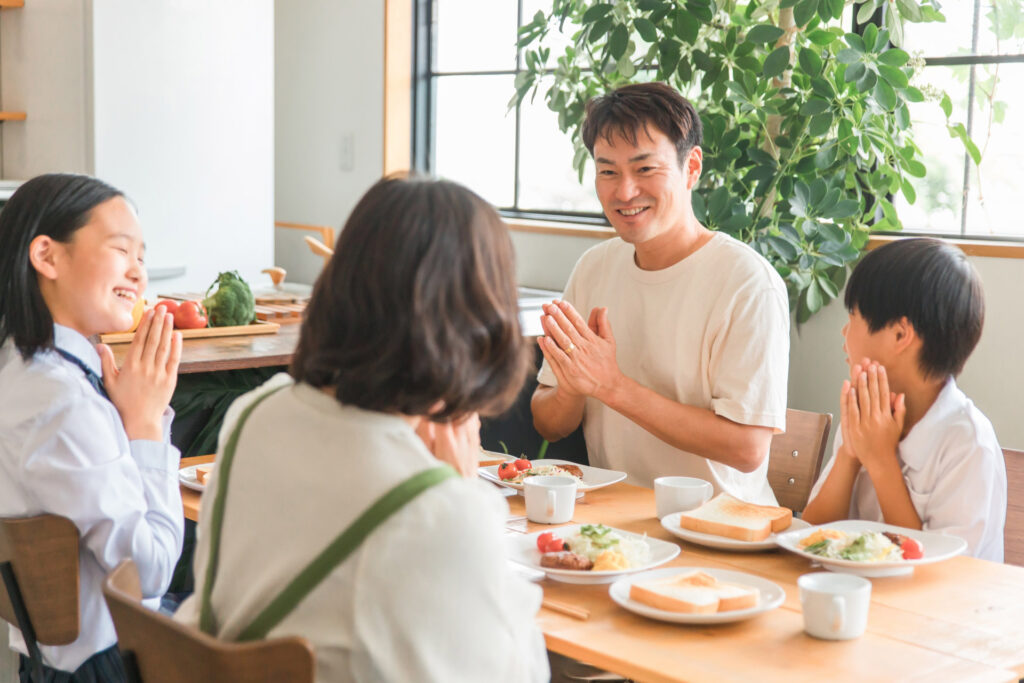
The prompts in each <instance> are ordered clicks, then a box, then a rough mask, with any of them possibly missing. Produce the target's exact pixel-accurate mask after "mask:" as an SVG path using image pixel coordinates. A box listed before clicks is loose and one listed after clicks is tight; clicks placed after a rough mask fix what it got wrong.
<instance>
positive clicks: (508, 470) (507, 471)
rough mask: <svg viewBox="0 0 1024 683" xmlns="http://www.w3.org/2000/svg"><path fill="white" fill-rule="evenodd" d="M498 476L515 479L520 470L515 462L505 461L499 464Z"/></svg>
mask: <svg viewBox="0 0 1024 683" xmlns="http://www.w3.org/2000/svg"><path fill="white" fill-rule="evenodd" d="M498 476H499V477H501V478H502V479H515V478H516V477H518V476H519V470H517V469H516V466H515V463H513V462H503V463H501V464H500V465H498Z"/></svg>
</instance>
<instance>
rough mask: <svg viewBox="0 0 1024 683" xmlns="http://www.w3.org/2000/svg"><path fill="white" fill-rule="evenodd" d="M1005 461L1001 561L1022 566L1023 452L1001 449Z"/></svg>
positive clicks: (1023, 563)
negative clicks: (1004, 502) (1004, 505)
mask: <svg viewBox="0 0 1024 683" xmlns="http://www.w3.org/2000/svg"><path fill="white" fill-rule="evenodd" d="M1003 459H1004V460H1005V461H1006V526H1005V527H1004V528H1003V561H1004V562H1006V563H1007V564H1016V565H1021V566H1024V451H1016V450H1013V449H1012V448H1004V449H1003Z"/></svg>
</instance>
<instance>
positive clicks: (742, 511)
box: [679, 493, 793, 542]
mask: <svg viewBox="0 0 1024 683" xmlns="http://www.w3.org/2000/svg"><path fill="white" fill-rule="evenodd" d="M792 522H793V511H792V510H790V509H789V508H784V507H780V506H777V505H755V504H754V503H746V502H744V501H742V500H739V499H738V498H734V497H733V496H731V495H729V494H728V493H719V494H718V495H717V496H715V497H714V498H712V499H711V500H709V501H708V502H706V503H704V504H703V505H701V506H700V507H699V508H697V509H696V510H690V511H689V512H684V513H683V514H682V515H681V516H680V518H679V525H680V526H681V527H683V528H684V529H690V530H691V531H699V532H701V533H705V534H712V535H715V536H725V537H726V538H734V539H736V540H737V541H749V542H753V541H763V540H764V539H766V538H768V537H769V536H770V535H771V534H772V533H776V532H779V531H783V530H785V529H788V528H789V525H790V524H791V523H792Z"/></svg>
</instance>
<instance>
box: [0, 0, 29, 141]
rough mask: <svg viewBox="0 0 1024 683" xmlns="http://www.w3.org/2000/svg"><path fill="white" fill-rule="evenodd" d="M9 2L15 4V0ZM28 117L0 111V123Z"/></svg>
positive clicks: (16, 112)
mask: <svg viewBox="0 0 1024 683" xmlns="http://www.w3.org/2000/svg"><path fill="white" fill-rule="evenodd" d="M8 1H10V2H13V1H14V0H8ZM0 2H4V0H0ZM27 116H28V115H27V114H26V113H25V112H23V111H0V121H24V120H25V119H26V118H27Z"/></svg>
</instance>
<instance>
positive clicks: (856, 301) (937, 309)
mask: <svg viewBox="0 0 1024 683" xmlns="http://www.w3.org/2000/svg"><path fill="white" fill-rule="evenodd" d="M845 303H846V309H847V310H848V311H850V312H851V313H852V312H854V311H857V312H858V313H859V314H860V316H861V317H862V318H864V320H865V322H867V325H868V329H869V330H870V331H871V332H878V331H879V330H881V329H882V328H884V327H885V326H886V325H888V324H889V323H892V322H896V321H898V320H900V319H901V318H903V317H904V316H905V317H906V318H907V320H908V321H909V322H910V324H911V325H913V326H914V331H915V332H916V333H917V336H918V337H920V338H921V342H922V346H921V356H920V358H919V359H918V363H919V365H920V368H921V372H922V373H923V374H924V375H925V376H926V377H929V378H942V377H948V376H950V375H953V376H954V377H955V376H956V375H959V374H960V371H961V370H963V369H964V363H966V362H967V358H968V357H969V356H970V355H971V352H972V351H973V350H974V347H975V346H976V345H977V343H978V339H979V338H980V337H981V328H982V325H983V324H984V322H985V294H984V292H983V291H982V288H981V279H980V278H979V277H978V273H977V272H976V271H975V270H974V267H973V266H971V264H970V263H969V262H968V261H967V256H966V255H965V254H964V253H963V252H962V251H960V250H959V249H957V248H956V247H954V246H952V245H950V244H947V243H945V242H942V241H940V240H937V239H930V238H924V237H920V238H913V239H901V240H897V241H895V242H891V243H889V244H886V245H885V246H883V247H879V248H878V249H875V250H873V251H870V252H868V253H867V255H866V256H865V257H864V258H863V259H862V260H861V262H860V263H859V264H857V267H856V268H854V269H853V274H852V275H850V281H849V283H847V285H846V298H845Z"/></svg>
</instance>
